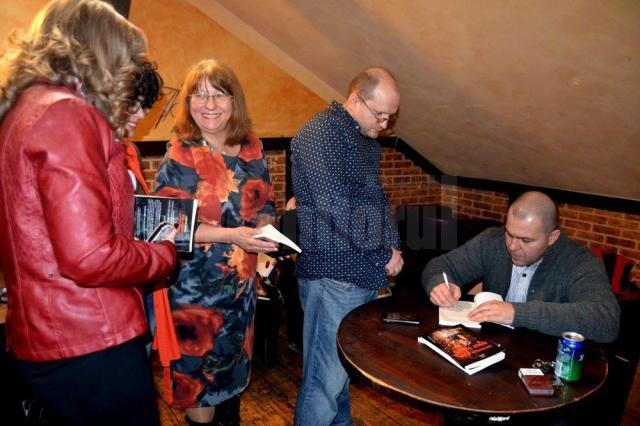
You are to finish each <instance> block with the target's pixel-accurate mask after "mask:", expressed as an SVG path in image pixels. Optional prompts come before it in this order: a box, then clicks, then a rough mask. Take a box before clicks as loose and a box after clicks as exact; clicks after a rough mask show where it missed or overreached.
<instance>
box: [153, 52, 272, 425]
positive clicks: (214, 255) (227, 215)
mask: <svg viewBox="0 0 640 426" xmlns="http://www.w3.org/2000/svg"><path fill="white" fill-rule="evenodd" d="M249 129H250V121H249V117H248V114H247V107H246V103H245V98H244V94H243V91H242V88H241V87H240V84H239V82H238V80H237V78H236V76H235V74H234V72H233V71H232V70H231V69H230V68H228V67H227V66H225V65H223V64H221V63H219V62H217V61H214V60H204V61H202V62H200V63H199V64H197V65H196V66H195V67H193V68H192V69H191V70H190V71H189V73H188V74H187V77H186V79H185V82H184V84H183V85H182V88H181V90H180V95H179V101H178V109H177V116H176V124H175V126H174V132H175V133H176V135H177V136H178V137H177V138H176V139H174V140H172V141H170V142H169V144H168V150H167V154H166V157H165V159H164V161H163V163H162V165H161V166H160V169H159V170H158V174H157V181H158V189H157V193H158V195H165V196H177V197H184V198H187V197H188V198H195V199H197V200H198V224H197V229H196V242H197V243H198V244H196V247H195V249H194V255H193V259H190V260H188V261H184V262H183V264H182V266H181V269H180V272H179V275H178V278H177V280H176V282H175V284H174V285H173V286H172V288H171V289H170V299H171V309H172V313H173V319H174V323H175V327H176V334H177V337H178V344H179V346H180V353H181V358H180V359H179V360H178V361H176V362H174V363H173V364H172V379H173V396H174V406H176V407H179V408H185V409H186V411H187V420H188V421H189V423H190V424H202V423H204V424H220V423H221V422H219V421H217V418H218V417H219V416H216V419H214V413H215V407H216V405H218V404H220V403H221V402H223V401H225V400H228V399H230V398H232V397H235V396H236V395H239V393H240V392H241V391H242V390H243V389H244V388H245V387H246V386H247V384H248V382H249V375H250V372H251V355H252V345H253V329H254V325H253V321H254V314H255V307H256V288H255V281H254V277H255V270H256V255H255V253H258V252H269V251H273V250H275V249H276V246H275V245H274V244H272V243H268V242H265V241H263V240H260V239H256V238H253V236H254V235H255V234H257V233H258V232H259V231H258V230H257V229H256V228H258V227H260V226H262V225H265V224H267V223H272V222H273V220H274V215H275V206H274V202H273V188H272V186H271V181H270V179H269V173H268V171H267V162H266V159H265V155H264V150H263V147H262V143H261V142H260V140H259V139H257V138H256V137H255V136H253V135H252V134H251V133H249ZM235 399H236V400H237V404H238V406H239V398H235ZM237 422H239V417H237V418H236V419H235V420H233V421H232V422H231V423H232V424H233V423H237ZM224 424H227V423H226V422H225V423H224Z"/></svg>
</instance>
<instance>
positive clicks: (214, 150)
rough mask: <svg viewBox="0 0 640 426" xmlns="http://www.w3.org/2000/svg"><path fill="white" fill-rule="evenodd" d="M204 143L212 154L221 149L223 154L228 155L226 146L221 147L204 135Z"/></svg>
mask: <svg viewBox="0 0 640 426" xmlns="http://www.w3.org/2000/svg"><path fill="white" fill-rule="evenodd" d="M202 145H203V146H206V147H208V148H209V150H210V151H211V153H212V154H215V153H216V152H218V151H220V153H222V155H227V154H226V152H225V150H224V147H223V148H222V149H220V148H218V147H217V146H215V145H213V144H212V143H210V142H209V141H207V140H206V139H205V138H204V137H203V138H202Z"/></svg>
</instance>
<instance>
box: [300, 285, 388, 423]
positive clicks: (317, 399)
mask: <svg viewBox="0 0 640 426" xmlns="http://www.w3.org/2000/svg"><path fill="white" fill-rule="evenodd" d="M298 286H299V296H300V302H301V303H302V309H303V310H304V329H303V351H302V354H303V355H302V357H303V366H302V386H301V387H300V392H299V393H298V398H297V400H296V411H295V418H294V424H295V425H296V426H298V425H300V426H311V425H323V426H324V425H330V424H335V425H351V424H352V422H351V408H350V406H349V376H348V375H347V372H346V371H345V369H344V368H343V367H342V364H341V362H340V359H339V358H338V348H337V344H336V337H337V333H338V326H339V325H340V322H341V321H342V319H343V318H344V317H345V316H346V315H347V314H348V313H349V312H350V311H352V310H353V309H355V308H357V307H358V306H361V305H363V304H365V303H367V302H369V301H370V300H373V299H375V298H376V290H365V289H362V288H360V287H358V286H356V285H354V284H349V283H345V282H341V281H336V280H333V279H330V278H322V279H319V280H307V279H304V278H299V279H298Z"/></svg>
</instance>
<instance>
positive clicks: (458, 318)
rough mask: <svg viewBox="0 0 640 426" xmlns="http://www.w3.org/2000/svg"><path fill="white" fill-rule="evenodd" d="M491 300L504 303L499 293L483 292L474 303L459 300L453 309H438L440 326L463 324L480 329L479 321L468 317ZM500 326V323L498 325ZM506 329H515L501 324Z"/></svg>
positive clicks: (476, 296)
mask: <svg viewBox="0 0 640 426" xmlns="http://www.w3.org/2000/svg"><path fill="white" fill-rule="evenodd" d="M491 300H496V301H498V302H502V296H500V295H499V294H497V293H492V292H490V291H482V292H480V293H478V294H476V295H475V296H474V298H473V302H468V301H465V300H458V303H456V305H455V306H453V307H444V306H441V307H439V308H438V324H440V325H458V324H462V325H464V326H465V327H469V328H480V323H479V322H477V321H473V320H470V319H469V318H468V317H467V315H469V312H471V311H473V310H474V309H475V308H476V307H478V306H479V305H481V304H483V303H485V302H489V301H491ZM496 324H500V323H496ZM500 325H502V326H504V327H509V328H513V327H512V326H510V325H507V324H500Z"/></svg>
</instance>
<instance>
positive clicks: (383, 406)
mask: <svg viewBox="0 0 640 426" xmlns="http://www.w3.org/2000/svg"><path fill="white" fill-rule="evenodd" d="M301 375H302V355H301V354H300V353H298V352H295V351H293V350H291V349H290V348H289V347H288V346H287V345H286V343H285V338H284V336H282V337H281V339H280V352H279V363H278V364H277V365H276V366H274V367H271V368H264V367H263V366H262V365H261V364H260V362H258V361H256V362H254V364H253V372H252V377H251V383H250V384H249V387H248V388H247V389H246V390H245V392H244V393H243V394H242V399H241V404H240V416H241V418H242V424H243V425H257V426H261V425H269V426H271V425H274V426H278V425H283V426H284V425H293V411H294V407H295V399H296V395H297V393H298V389H299V388H300V377H301ZM154 377H155V380H156V385H157V386H158V388H161V385H162V370H161V369H160V367H159V365H158V364H157V362H155V363H154ZM350 393H351V414H352V417H353V421H354V423H355V424H356V425H357V426H379V425H389V426H391V425H407V426H411V425H437V426H440V425H442V424H443V421H442V417H441V416H440V415H439V413H437V412H429V411H426V410H420V409H417V408H413V407H411V406H409V405H407V404H404V403H402V402H400V401H397V400H395V399H393V398H390V397H387V396H385V395H383V394H381V393H379V392H377V391H375V390H374V389H372V388H370V387H369V386H367V385H366V384H365V383H362V382H356V383H352V384H351V388H350ZM160 417H161V424H162V426H182V425H186V422H185V421H184V413H183V412H182V411H180V410H175V409H172V408H170V407H169V406H168V405H167V404H166V402H165V401H164V399H163V398H162V395H161V396H160Z"/></svg>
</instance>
